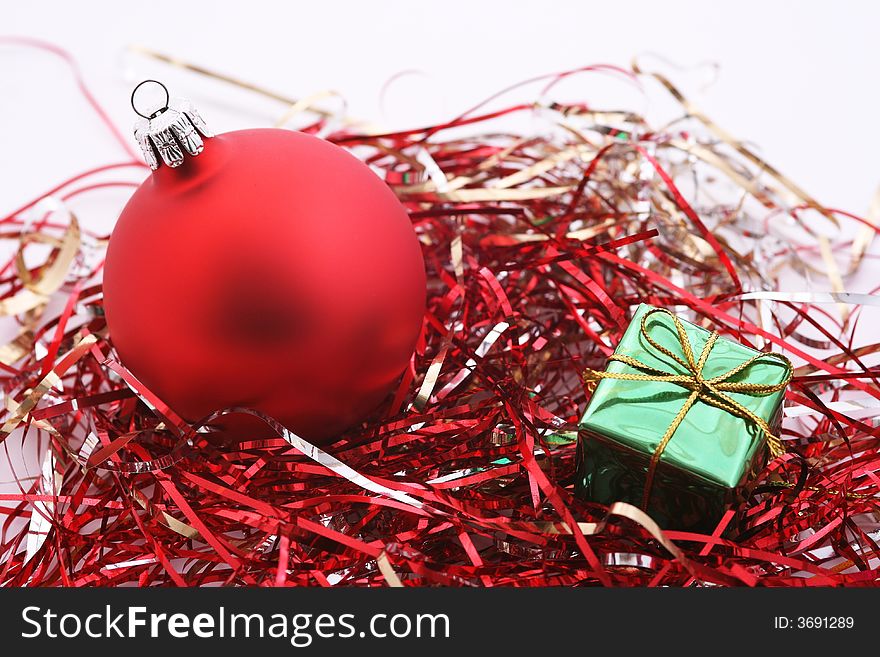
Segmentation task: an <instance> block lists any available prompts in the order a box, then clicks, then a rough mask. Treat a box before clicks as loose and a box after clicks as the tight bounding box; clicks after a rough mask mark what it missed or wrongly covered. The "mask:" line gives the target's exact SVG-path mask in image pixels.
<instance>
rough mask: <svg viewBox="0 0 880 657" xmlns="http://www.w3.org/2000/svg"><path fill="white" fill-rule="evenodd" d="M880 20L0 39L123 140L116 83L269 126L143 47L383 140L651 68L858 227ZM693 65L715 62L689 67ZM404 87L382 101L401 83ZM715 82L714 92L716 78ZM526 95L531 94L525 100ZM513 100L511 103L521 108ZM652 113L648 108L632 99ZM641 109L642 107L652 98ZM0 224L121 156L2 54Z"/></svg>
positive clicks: (277, 26) (99, 8) (587, 18)
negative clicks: (545, 76) (161, 86)
mask: <svg viewBox="0 0 880 657" xmlns="http://www.w3.org/2000/svg"><path fill="white" fill-rule="evenodd" d="M878 25H880V5H878V4H876V3H870V2H861V1H859V2H856V1H853V0H850V1H842V2H841V1H839V2H835V3H827V2H814V1H802V2H795V1H769V0H763V1H755V0H744V1H739V2H735V3H734V2H727V3H712V2H692V1H689V2H682V1H674V0H673V1H667V2H652V1H650V0H629V1H627V2H594V1H589V2H574V1H571V2H554V1H545V2H521V1H511V0H508V1H498V0H488V1H482V2H474V1H468V2H464V1H461V0H444V1H437V0H427V1H424V0H423V1H421V2H412V1H398V0H394V1H386V2H355V1H347V2H341V1H329V2H327V1H325V2H313V3H303V2H281V1H275V2H268V1H266V0H250V1H248V2H234V1H229V0H223V1H216V2H206V1H196V2H184V1H182V0H175V1H168V0H144V1H143V2H120V1H119V0H116V1H110V0H100V1H93V2H89V1H86V2H61V1H56V2H9V1H6V2H3V3H2V6H0V33H6V34H14V35H26V36H31V37H38V38H42V39H46V40H49V41H52V42H54V43H57V44H59V45H61V46H62V47H64V48H66V49H67V50H69V51H70V52H71V53H72V54H73V55H74V56H75V57H76V59H77V60H78V61H79V63H80V65H81V69H82V72H83V75H84V76H85V78H86V80H87V82H88V83H89V84H90V86H91V87H92V89H93V90H94V92H95V95H96V96H97V98H98V99H99V100H100V102H101V103H102V104H103V105H104V106H105V107H106V108H107V109H108V112H109V113H110V115H111V116H112V117H113V119H114V121H116V123H117V124H118V125H119V126H120V128H121V129H123V130H124V131H125V133H126V134H128V133H129V127H130V125H131V123H132V119H133V117H132V113H131V110H130V108H129V106H128V95H129V92H130V89H131V87H132V84H133V83H134V82H136V81H137V80H138V79H142V78H144V77H149V76H157V77H161V78H162V79H164V80H169V81H170V82H171V83H172V84H173V85H174V88H173V91H174V92H176V93H178V94H179V95H189V96H191V97H197V98H199V99H200V102H201V104H202V105H203V107H205V112H204V113H209V114H210V117H211V121H212V124H213V125H214V126H215V127H216V128H218V129H220V130H226V129H233V128H238V127H253V126H255V125H261V124H263V125H265V124H270V123H271V122H272V121H273V120H274V119H275V118H277V116H278V114H279V113H280V111H279V108H278V106H277V105H274V106H267V107H266V112H265V114H263V115H259V114H256V113H254V112H251V113H245V112H242V111H236V108H240V107H241V106H243V105H245V104H246V103H247V104H249V105H250V106H252V107H254V106H255V107H260V105H259V104H258V103H257V104H255V103H254V102H253V99H252V98H243V99H241V100H242V101H243V102H240V103H238V102H237V100H238V97H237V96H236V95H235V94H232V93H230V92H229V90H228V89H226V88H224V87H221V86H220V85H206V84H204V83H203V81H198V80H195V79H193V76H188V77H182V76H179V75H176V74H175V73H174V72H173V71H169V68H168V67H167V66H162V65H159V64H156V63H153V62H150V61H146V60H144V59H143V58H137V57H134V58H133V57H131V56H126V54H125V53H126V47H127V46H130V45H133V44H140V45H143V46H145V47H148V48H151V49H154V50H159V51H163V52H167V53H169V54H172V55H175V56H178V57H180V58H183V59H186V60H190V61H193V62H196V63H200V64H202V65H205V66H208V67H211V68H214V69H217V70H220V71H223V72H226V73H229V74H232V75H235V76H238V77H240V78H243V79H247V80H249V81H252V82H255V83H257V84H261V85H263V86H266V87H269V88H272V89H276V90H278V91H280V92H282V93H285V94H288V95H292V96H296V97H302V96H307V95H309V94H311V93H313V92H316V91H320V90H324V89H333V90H336V91H338V92H340V93H342V94H343V95H344V96H345V97H346V99H347V100H348V102H349V108H350V111H351V113H352V114H353V115H355V116H357V117H361V118H366V119H370V120H373V121H377V122H379V123H382V124H387V125H389V126H394V127H405V126H410V125H413V124H420V123H424V122H427V121H439V120H441V119H443V118H450V117H451V116H452V115H453V113H455V112H456V111H459V110H461V109H464V108H466V107H469V106H470V104H472V103H474V102H475V101H478V100H480V99H482V98H483V97H484V96H485V95H487V94H488V93H490V92H492V91H495V90H497V89H500V88H502V87H504V86H506V85H508V84H511V83H514V82H518V81H520V80H523V79H525V78H528V77H530V76H534V75H538V74H541V73H549V72H554V71H559V70H563V69H569V68H574V67H577V66H582V65H586V64H595V63H611V64H619V65H624V66H625V65H627V64H628V63H629V61H630V58H631V57H633V56H634V55H639V54H644V53H658V54H661V55H663V56H664V57H666V58H667V59H669V60H670V61H672V62H674V63H676V64H677V65H679V66H681V67H683V70H675V69H673V68H671V67H669V66H666V65H663V64H662V63H661V62H656V61H655V62H651V61H650V60H645V61H646V63H649V64H650V63H653V64H656V66H657V67H658V68H660V69H661V70H663V71H664V72H665V73H667V74H669V75H670V76H672V77H673V78H674V79H675V81H676V82H677V83H679V84H681V86H682V88H683V89H685V90H686V91H687V92H688V93H690V94H691V95H692V96H693V98H694V100H696V101H697V102H698V104H699V105H700V106H701V107H702V108H703V109H704V110H705V111H706V112H707V113H708V114H709V115H710V116H711V117H713V118H714V119H715V120H717V121H718V122H719V123H720V124H721V125H722V126H725V127H726V128H727V129H728V130H730V131H731V132H732V133H733V134H735V135H737V136H738V137H740V138H742V139H747V140H749V142H750V143H752V144H754V145H755V146H756V147H757V148H758V149H759V152H760V153H761V154H762V155H764V156H765V157H766V158H767V159H768V160H769V161H770V162H771V163H774V164H775V165H776V166H778V167H779V168H780V169H781V170H782V171H783V172H785V173H787V174H788V175H789V176H791V177H792V178H793V179H794V180H796V181H798V182H799V183H800V184H801V185H802V186H803V187H805V188H806V189H807V190H809V191H810V192H811V193H812V194H813V195H814V196H815V197H816V198H817V199H818V200H820V201H821V202H822V203H825V204H827V205H830V206H835V207H841V208H844V209H847V210H850V211H853V212H856V213H860V214H861V213H864V212H865V211H866V209H867V206H868V204H869V201H870V199H871V196H872V194H873V193H874V189H875V187H876V185H877V184H878V182H880V167H878V165H877V154H878V151H880V131H878V130H876V129H875V128H874V125H875V117H876V110H877V101H878V97H880V92H878V86H877V83H876V76H877V64H878V62H880V39H878V38H877V26H878ZM705 63H714V64H717V65H718V68H717V75H715V73H716V70H715V68H713V67H711V66H705V65H703V66H699V65H701V64H705ZM407 70H409V71H418V72H419V73H418V74H413V75H409V76H407V77H405V78H403V79H400V80H398V81H397V82H395V83H394V84H393V85H391V87H390V88H389V89H388V92H387V93H386V96H385V103H384V109H383V107H382V103H380V93H379V90H380V89H381V88H382V86H383V84H384V83H385V82H387V81H388V80H389V79H390V78H391V77H392V76H394V75H395V74H397V73H400V72H402V71H407ZM713 79H714V82H713ZM567 89H568V90H569V91H570V92H571V94H572V95H573V96H577V97H579V98H580V99H582V100H586V101H588V102H590V103H591V104H593V105H596V106H603V105H609V104H617V105H621V104H628V105H630V106H635V107H641V106H640V104H643V103H644V102H645V99H644V98H641V97H639V96H637V95H634V94H633V92H632V90H628V89H625V88H624V87H623V86H622V85H621V84H620V83H612V82H609V81H606V80H602V79H599V78H597V77H595V76H594V77H580V78H578V79H577V81H576V82H574V81H573V82H572V83H570V84H569V85H568V87H567ZM533 91H534V90H532V92H533ZM529 93H530V92H529V90H524V91H523V92H522V94H521V95H520V96H519V97H520V98H527V97H529ZM648 97H649V99H650V97H651V95H650V94H649V95H648ZM648 102H650V100H649V101H648ZM0 146H2V149H3V153H4V157H2V158H0V210H3V209H12V208H13V207H15V206H17V204H19V203H20V202H22V201H24V200H27V199H29V198H30V197H32V196H34V195H35V194H38V193H40V192H41V191H43V188H44V187H45V185H46V184H47V183H48V182H53V181H56V180H59V181H60V180H61V179H63V178H64V177H66V176H68V175H70V174H72V173H75V172H78V171H81V170H83V169H84V168H86V167H88V166H90V165H98V164H103V163H106V162H108V161H113V160H114V159H115V160H118V159H120V158H121V156H122V155H123V154H122V153H121V152H120V150H119V147H118V146H117V145H116V144H115V143H114V142H113V140H112V139H111V138H109V137H108V136H107V134H106V133H105V132H104V131H102V130H101V129H100V127H99V126H98V125H97V124H96V122H95V120H94V119H93V118H92V117H91V116H90V114H89V113H88V108H87V107H86V106H85V103H84V102H83V100H82V99H81V97H80V96H79V95H78V94H77V93H76V90H75V86H74V83H73V81H72V79H71V76H70V74H69V72H68V70H67V69H66V68H65V66H64V64H63V63H62V62H61V61H60V60H59V59H57V58H54V57H52V56H51V55H48V54H40V53H38V52H34V51H27V50H24V49H22V48H18V47H9V46H0Z"/></svg>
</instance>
